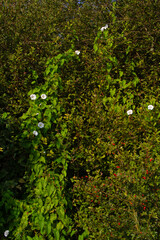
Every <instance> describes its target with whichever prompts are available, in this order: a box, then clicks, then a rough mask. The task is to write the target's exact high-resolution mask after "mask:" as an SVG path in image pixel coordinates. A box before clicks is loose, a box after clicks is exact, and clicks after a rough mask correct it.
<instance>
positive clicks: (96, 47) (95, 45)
mask: <svg viewBox="0 0 160 240" xmlns="http://www.w3.org/2000/svg"><path fill="white" fill-rule="evenodd" d="M93 49H94V51H95V52H97V50H98V44H94V47H93Z"/></svg>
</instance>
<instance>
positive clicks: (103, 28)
mask: <svg viewBox="0 0 160 240" xmlns="http://www.w3.org/2000/svg"><path fill="white" fill-rule="evenodd" d="M107 28H108V24H106V25H105V26H104V27H102V28H101V31H102V32H103V31H104V30H106V29H107Z"/></svg>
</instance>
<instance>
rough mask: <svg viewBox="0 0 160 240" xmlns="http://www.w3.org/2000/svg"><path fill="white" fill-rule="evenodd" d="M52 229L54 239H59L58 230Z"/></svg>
mask: <svg viewBox="0 0 160 240" xmlns="http://www.w3.org/2000/svg"><path fill="white" fill-rule="evenodd" d="M53 231H54V236H55V240H59V239H60V234H59V230H57V229H54V230H53Z"/></svg>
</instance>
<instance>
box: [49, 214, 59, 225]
mask: <svg viewBox="0 0 160 240" xmlns="http://www.w3.org/2000/svg"><path fill="white" fill-rule="evenodd" d="M56 219H57V214H55V213H52V214H51V215H50V221H51V223H53V221H55V220H56Z"/></svg>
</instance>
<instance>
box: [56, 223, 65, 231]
mask: <svg viewBox="0 0 160 240" xmlns="http://www.w3.org/2000/svg"><path fill="white" fill-rule="evenodd" d="M56 228H57V229H58V230H62V229H63V228H64V224H63V223H62V222H59V223H58V224H57V226H56Z"/></svg>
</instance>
